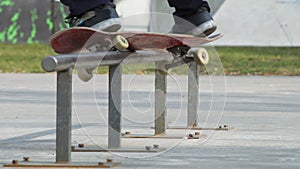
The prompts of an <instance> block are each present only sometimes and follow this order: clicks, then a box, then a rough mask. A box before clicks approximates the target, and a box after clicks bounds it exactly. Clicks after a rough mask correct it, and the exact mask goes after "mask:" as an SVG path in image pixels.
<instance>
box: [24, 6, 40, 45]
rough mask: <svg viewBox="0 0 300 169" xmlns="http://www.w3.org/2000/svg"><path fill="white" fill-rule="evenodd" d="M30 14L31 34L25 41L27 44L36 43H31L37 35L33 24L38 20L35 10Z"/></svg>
mask: <svg viewBox="0 0 300 169" xmlns="http://www.w3.org/2000/svg"><path fill="white" fill-rule="evenodd" d="M30 14H31V32H30V36H29V37H28V39H27V43H33V42H37V41H33V39H34V38H35V37H36V33H37V28H36V24H35V21H36V20H37V19H38V15H37V9H36V8H34V9H32V10H30Z"/></svg>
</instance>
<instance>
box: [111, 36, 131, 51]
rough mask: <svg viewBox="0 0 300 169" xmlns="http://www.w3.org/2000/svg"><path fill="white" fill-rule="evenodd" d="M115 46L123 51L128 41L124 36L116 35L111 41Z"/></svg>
mask: <svg viewBox="0 0 300 169" xmlns="http://www.w3.org/2000/svg"><path fill="white" fill-rule="evenodd" d="M113 42H114V43H113V44H114V46H115V48H117V49H118V50H120V51H125V50H126V49H127V48H128V47H129V43H128V41H127V39H126V38H125V37H124V36H121V35H117V36H116V37H115V39H114V41H113Z"/></svg>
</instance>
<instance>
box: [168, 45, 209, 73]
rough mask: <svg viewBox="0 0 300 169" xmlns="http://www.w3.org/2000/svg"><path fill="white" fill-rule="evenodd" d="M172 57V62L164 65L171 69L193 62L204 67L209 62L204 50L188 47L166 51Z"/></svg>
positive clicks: (178, 47)
mask: <svg viewBox="0 0 300 169" xmlns="http://www.w3.org/2000/svg"><path fill="white" fill-rule="evenodd" d="M167 50H168V51H169V52H170V53H172V54H173V56H174V61H173V62H172V63H170V64H167V65H166V69H171V68H173V67H177V66H180V65H183V64H187V63H190V62H192V61H195V62H196V63H197V64H198V65H206V64H208V62H209V55H208V53H207V51H206V49H204V48H195V49H194V48H191V47H189V46H176V47H172V48H169V49H167Z"/></svg>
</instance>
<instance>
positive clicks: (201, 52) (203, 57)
mask: <svg viewBox="0 0 300 169" xmlns="http://www.w3.org/2000/svg"><path fill="white" fill-rule="evenodd" d="M195 54H196V55H194V61H195V62H196V63H197V64H199V65H207V64H208V62H209V55H208V52H207V51H206V49H204V48H199V49H197V50H196V51H195Z"/></svg>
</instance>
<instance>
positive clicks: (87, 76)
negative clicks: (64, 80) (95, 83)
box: [77, 69, 93, 82]
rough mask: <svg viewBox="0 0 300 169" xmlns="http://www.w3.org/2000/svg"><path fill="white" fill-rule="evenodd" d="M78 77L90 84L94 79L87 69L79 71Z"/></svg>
mask: <svg viewBox="0 0 300 169" xmlns="http://www.w3.org/2000/svg"><path fill="white" fill-rule="evenodd" d="M77 76H78V77H79V79H80V80H82V81H84V82H88V81H89V80H91V79H92V78H93V74H92V73H89V72H88V71H87V70H86V69H77Z"/></svg>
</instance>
